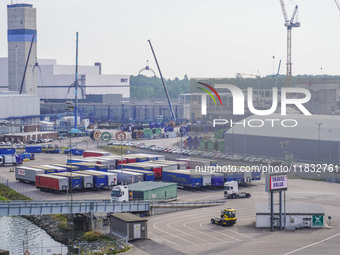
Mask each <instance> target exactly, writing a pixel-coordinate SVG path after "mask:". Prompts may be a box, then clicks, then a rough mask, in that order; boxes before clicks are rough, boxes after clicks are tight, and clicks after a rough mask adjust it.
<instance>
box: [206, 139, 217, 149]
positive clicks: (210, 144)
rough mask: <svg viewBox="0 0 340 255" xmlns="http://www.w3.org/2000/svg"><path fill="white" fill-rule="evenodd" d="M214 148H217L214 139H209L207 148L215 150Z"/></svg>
mask: <svg viewBox="0 0 340 255" xmlns="http://www.w3.org/2000/svg"><path fill="white" fill-rule="evenodd" d="M214 148H215V146H214V141H213V140H208V141H207V149H208V151H214Z"/></svg>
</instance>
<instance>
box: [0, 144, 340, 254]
mask: <svg viewBox="0 0 340 255" xmlns="http://www.w3.org/2000/svg"><path fill="white" fill-rule="evenodd" d="M77 139H78V144H79V146H78V148H80V149H89V150H96V143H94V142H81V141H82V140H81V138H77ZM76 141H77V140H76ZM156 141H157V143H160V144H162V146H167V147H172V145H171V144H173V143H175V142H176V141H177V139H176V138H175V139H167V141H166V140H152V142H151V141H150V143H152V144H155V145H157V143H156ZM165 141H166V143H167V144H168V145H165V144H164V143H165ZM63 142H64V143H66V142H65V141H63ZM148 142H149V141H148ZM154 154H157V152H155V153H154ZM72 157H73V158H75V157H79V156H72ZM67 158H68V156H67V155H65V154H59V155H58V154H44V153H40V154H36V160H33V161H28V162H24V165H25V166H34V165H43V164H51V163H60V164H65V163H66V160H67ZM10 169H11V167H1V168H0V179H1V181H4V180H8V183H9V184H10V187H11V188H13V189H15V190H18V191H20V192H21V193H23V194H24V195H28V196H29V197H31V198H32V199H35V200H66V199H67V194H66V193H49V192H41V191H39V190H37V189H36V188H35V186H34V185H31V184H24V183H19V182H18V181H16V180H15V177H14V172H10ZM339 187H340V186H339V184H337V183H327V182H322V181H312V180H301V179H289V181H288V191H287V192H286V200H287V202H310V203H320V204H322V205H323V207H324V211H325V219H327V218H328V216H331V217H332V220H331V225H332V229H297V230H295V231H294V232H285V231H278V230H277V229H275V231H274V232H270V229H267V228H266V229H257V228H255V203H263V202H268V201H269V199H268V194H267V193H266V192H264V189H265V188H264V178H263V177H262V180H261V181H253V183H252V184H250V185H248V186H245V187H242V188H241V190H240V191H246V192H249V193H251V195H252V196H251V198H249V199H229V200H225V199H224V197H223V191H222V189H202V190H183V189H178V197H179V201H195V200H198V201H199V200H202V201H207V200H223V201H224V200H225V201H227V204H225V205H219V206H212V207H206V208H199V209H192V210H186V211H179V212H174V213H168V214H162V215H155V216H150V217H148V220H149V221H148V237H149V239H150V240H147V241H143V240H139V241H134V242H132V244H133V247H132V248H131V250H130V251H129V252H128V254H138V255H142V254H155V255H156V254H157V255H158V254H162V255H167V254H202V255H203V254H227V253H228V254H261V255H266V254H308V255H310V254H338V253H339V244H340V228H339V226H340V224H339V222H340V214H339V212H340V192H339V190H340V188H339ZM109 198H110V191H109V190H104V191H86V192H79V191H77V192H73V199H75V200H92V199H98V200H100V199H109ZM276 199H278V198H277V197H276ZM275 202H276V203H277V201H275ZM228 207H229V208H230V207H231V208H234V209H236V210H237V212H236V216H237V223H236V224H235V225H234V226H232V227H221V226H218V225H212V224H211V223H210V219H211V218H212V217H218V216H219V214H220V210H221V209H224V208H228ZM326 222H328V220H326Z"/></svg>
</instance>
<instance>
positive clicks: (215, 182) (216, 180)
mask: <svg viewBox="0 0 340 255" xmlns="http://www.w3.org/2000/svg"><path fill="white" fill-rule="evenodd" d="M211 186H213V187H223V186H224V174H222V173H212V174H211Z"/></svg>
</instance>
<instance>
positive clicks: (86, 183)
mask: <svg viewBox="0 0 340 255" xmlns="http://www.w3.org/2000/svg"><path fill="white" fill-rule="evenodd" d="M53 175H56V176H65V177H68V178H71V177H72V179H73V182H74V183H75V184H76V182H77V183H78V181H75V180H78V178H73V177H79V178H80V182H81V187H77V188H76V189H81V188H83V189H90V188H93V178H92V176H91V175H86V174H79V173H78V172H77V173H74V172H72V173H71V172H63V173H54V174H53Z"/></svg>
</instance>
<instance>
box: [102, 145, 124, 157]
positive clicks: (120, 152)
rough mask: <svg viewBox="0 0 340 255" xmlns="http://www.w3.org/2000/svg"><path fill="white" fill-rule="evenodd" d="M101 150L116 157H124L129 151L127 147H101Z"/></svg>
mask: <svg viewBox="0 0 340 255" xmlns="http://www.w3.org/2000/svg"><path fill="white" fill-rule="evenodd" d="M99 149H101V150H103V151H107V152H110V153H113V154H116V155H124V154H126V152H127V151H128V147H127V146H115V145H105V146H99Z"/></svg>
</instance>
